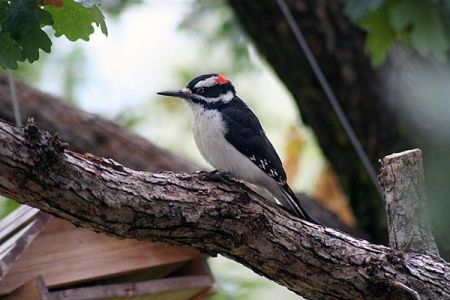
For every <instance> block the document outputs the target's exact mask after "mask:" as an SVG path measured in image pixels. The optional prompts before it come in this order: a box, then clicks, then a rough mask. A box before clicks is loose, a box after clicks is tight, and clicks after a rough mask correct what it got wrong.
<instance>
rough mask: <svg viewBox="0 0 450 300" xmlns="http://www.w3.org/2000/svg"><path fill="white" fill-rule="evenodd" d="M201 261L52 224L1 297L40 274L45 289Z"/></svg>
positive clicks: (190, 252) (182, 251) (188, 252)
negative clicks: (193, 260)
mask: <svg viewBox="0 0 450 300" xmlns="http://www.w3.org/2000/svg"><path fill="white" fill-rule="evenodd" d="M57 229H60V230H57ZM200 255H201V254H200V252H199V251H197V250H195V249H192V248H176V247H169V246H164V245H161V244H153V243H147V242H139V241H136V240H128V239H125V240H118V239H115V238H112V237H109V236H106V235H104V234H97V233H94V232H91V231H88V230H84V229H79V228H76V227H75V226H73V225H71V224H69V223H67V222H66V221H62V220H60V219H56V218H52V219H51V221H50V222H49V224H48V226H47V227H46V228H45V229H44V230H43V231H42V232H41V234H40V235H39V237H38V238H37V239H36V240H35V241H34V243H33V244H32V245H31V246H30V247H29V248H28V249H27V250H26V251H25V252H24V254H23V256H22V257H21V259H20V260H18V261H17V263H16V264H15V265H14V267H13V268H12V269H11V271H10V272H9V273H8V275H7V276H6V277H5V278H4V279H3V280H2V281H1V282H0V294H4V293H8V292H10V291H11V290H13V289H14V288H16V287H17V286H20V285H21V284H23V283H24V282H27V281H29V280H31V279H32V278H34V277H36V276H37V275H39V274H42V276H43V278H44V280H45V282H46V283H47V286H48V287H49V288H54V287H62V286H68V285H73V284H77V283H82V282H86V281H91V280H97V279H102V278H110V277H114V276H120V275H124V274H129V273H131V272H137V271H142V270H146V269H149V268H152V267H156V266H161V265H168V264H174V263H178V262H183V261H189V260H191V259H193V258H195V257H198V256H200Z"/></svg>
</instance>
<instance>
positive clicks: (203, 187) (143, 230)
mask: <svg viewBox="0 0 450 300" xmlns="http://www.w3.org/2000/svg"><path fill="white" fill-rule="evenodd" d="M0 193H1V194H3V195H7V196H10V197H14V198H15V199H18V200H19V201H21V202H22V203H26V204H29V205H32V206H35V207H38V208H40V209H42V210H44V211H47V212H49V213H52V214H54V215H57V216H59V217H62V218H64V219H67V220H69V221H71V222H72V223H74V224H75V225H78V226H82V227H85V228H90V229H93V230H96V231H102V232H106V233H108V234H111V235H114V236H117V237H128V238H136V239H140V240H149V241H157V242H162V243H167V244H171V245H178V246H193V247H196V248H198V249H200V250H201V251H203V252H205V253H207V254H210V255H215V254H217V253H220V254H223V255H224V256H226V257H229V258H231V259H234V260H236V261H238V262H240V263H242V264H244V265H246V266H248V267H250V268H251V269H253V270H254V271H256V272H257V273H259V274H261V275H264V276H266V277H268V278H269V279H272V280H274V281H275V282H278V283H279V284H282V285H284V286H286V287H288V288H289V289H291V290H293V291H295V292H296V293H298V294H301V295H303V296H305V297H307V298H311V299H408V297H410V296H409V295H410V293H408V292H407V289H405V288H404V287H405V286H406V287H408V288H411V289H413V290H415V291H417V292H418V293H419V294H420V296H421V299H433V300H436V299H448V298H449V297H450V265H449V264H447V263H445V262H444V261H441V260H435V259H433V258H432V257H430V256H426V255H422V254H409V253H402V252H398V251H395V250H392V249H390V248H386V247H384V246H379V245H373V244H369V243H368V242H366V241H362V240H358V239H355V238H352V237H350V236H347V235H345V234H343V233H339V232H337V231H335V230H332V229H329V228H325V227H322V226H316V225H312V224H309V223H306V222H303V221H301V220H299V219H297V218H295V217H293V216H291V215H289V214H288V213H287V212H285V211H284V210H282V209H281V208H279V207H276V206H275V205H273V204H272V203H270V202H269V201H267V200H265V199H262V198H260V197H259V196H257V195H256V194H254V193H253V192H251V191H250V190H248V189H244V188H242V187H239V186H235V185H227V184H223V183H220V184H217V183H212V182H205V181H202V180H200V178H199V176H197V175H189V174H174V173H167V172H166V173H144V172H137V171H133V170H131V169H128V168H125V167H123V166H122V165H119V164H118V163H116V162H114V161H112V160H110V159H103V158H98V157H94V156H92V155H81V154H77V153H75V152H71V151H67V150H64V144H62V143H61V142H60V141H59V139H58V138H56V137H54V136H50V135H49V134H47V133H44V132H41V131H39V130H38V129H37V128H36V127H35V126H34V125H28V126H27V127H25V128H15V127H13V126H11V125H8V124H6V123H3V122H0ZM401 295H403V296H401ZM398 297H401V298H398Z"/></svg>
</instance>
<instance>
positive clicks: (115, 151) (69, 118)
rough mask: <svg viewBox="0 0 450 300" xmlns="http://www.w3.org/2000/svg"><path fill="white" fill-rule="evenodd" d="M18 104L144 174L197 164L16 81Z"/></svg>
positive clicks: (6, 97) (5, 95)
mask: <svg viewBox="0 0 450 300" xmlns="http://www.w3.org/2000/svg"><path fill="white" fill-rule="evenodd" d="M16 86H17V92H18V96H19V97H18V101H19V104H20V105H19V106H20V109H21V114H22V117H23V118H24V119H25V120H26V119H27V118H29V117H33V118H34V120H35V122H36V124H37V126H39V128H43V129H45V130H48V131H50V132H56V133H58V134H59V136H60V137H61V138H62V139H63V140H64V141H67V142H69V148H70V149H73V150H75V151H77V152H80V153H85V152H88V153H93V154H95V155H98V156H103V157H111V158H113V159H114V160H116V161H118V162H119V163H121V164H123V165H125V166H127V167H129V168H132V169H135V170H143V171H153V172H154V171H163V170H168V171H176V172H192V171H194V170H199V169H200V167H198V166H196V165H195V164H193V163H191V162H189V161H186V160H184V159H181V158H179V157H178V156H176V155H173V154H171V153H170V152H168V151H165V150H162V149H160V148H158V147H156V146H155V145H154V144H152V143H151V142H149V141H148V140H146V139H143V138H142V137H140V136H139V135H137V134H134V133H132V132H131V131H130V130H127V129H125V128H123V127H120V126H118V125H116V124H114V123H113V122H111V121H108V120H106V119H104V118H102V117H100V116H97V115H93V114H90V113H87V112H85V111H83V110H81V109H78V108H76V107H74V106H73V105H71V104H70V103H68V102H67V101H64V100H62V99H60V98H57V97H53V96H50V95H48V94H45V93H42V92H40V91H38V90H36V89H33V88H32V87H30V86H28V85H26V84H24V83H22V82H19V81H17V82H16ZM0 107H1V109H0V119H4V120H7V121H9V122H11V123H14V111H13V107H12V102H11V99H10V92H9V86H8V82H7V78H6V77H2V76H1V75H0ZM297 196H298V197H299V199H301V202H302V203H303V204H304V207H305V209H307V210H308V211H309V212H311V214H312V215H313V216H315V217H316V218H317V219H318V220H319V221H320V222H321V223H322V224H324V225H327V226H328V227H332V228H335V229H339V230H341V231H344V232H347V233H349V234H351V235H353V236H356V237H360V238H367V234H365V233H363V232H362V231H361V230H359V229H357V228H351V227H349V226H347V225H346V224H344V223H343V222H342V221H341V220H340V219H339V218H338V217H337V216H336V215H335V214H333V213H332V212H330V211H328V210H327V209H326V208H324V207H323V206H321V205H320V204H319V203H318V202H316V201H315V200H314V199H313V198H311V197H309V196H307V195H305V194H297Z"/></svg>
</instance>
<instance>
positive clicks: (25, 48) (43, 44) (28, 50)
mask: <svg viewBox="0 0 450 300" xmlns="http://www.w3.org/2000/svg"><path fill="white" fill-rule="evenodd" d="M17 43H18V44H19V45H20V46H21V47H22V56H23V57H24V58H26V59H28V61H29V62H30V63H32V62H34V61H36V60H38V59H39V49H42V50H44V51H45V52H47V53H50V49H51V46H52V41H51V40H50V39H49V37H48V36H47V34H46V33H45V32H44V31H42V29H40V28H39V27H35V28H34V29H33V30H32V31H31V32H30V33H29V34H28V35H26V36H24V37H22V38H21V39H19V40H17Z"/></svg>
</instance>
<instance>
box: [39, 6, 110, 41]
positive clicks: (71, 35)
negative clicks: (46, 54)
mask: <svg viewBox="0 0 450 300" xmlns="http://www.w3.org/2000/svg"><path fill="white" fill-rule="evenodd" d="M63 3H64V6H63V7H62V8H58V7H55V6H46V7H45V10H47V11H48V12H49V13H50V14H51V15H52V17H53V22H54V24H53V28H54V29H55V35H56V36H57V37H60V36H61V35H65V36H66V37H67V38H68V39H69V40H71V41H76V40H79V39H83V40H85V41H89V36H90V35H91V34H92V33H93V32H94V27H93V26H92V23H94V24H96V25H97V26H100V27H101V29H102V32H103V33H104V34H105V35H106V34H107V30H106V24H105V23H104V17H103V15H102V14H101V12H100V10H99V9H98V7H97V6H93V7H91V8H86V7H84V6H83V5H81V4H79V3H77V2H75V1H73V0H64V1H63Z"/></svg>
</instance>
